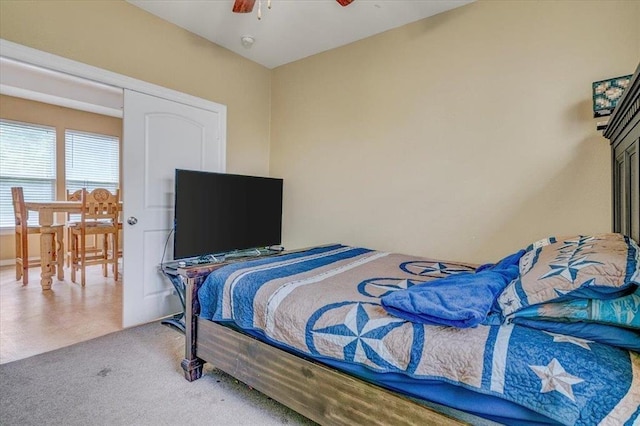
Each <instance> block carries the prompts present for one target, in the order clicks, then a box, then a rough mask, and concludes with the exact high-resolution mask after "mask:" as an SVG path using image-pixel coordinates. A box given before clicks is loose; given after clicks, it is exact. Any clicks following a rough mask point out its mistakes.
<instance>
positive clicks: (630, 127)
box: [604, 64, 640, 242]
mask: <svg viewBox="0 0 640 426" xmlns="http://www.w3.org/2000/svg"><path fill="white" fill-rule="evenodd" d="M604 137H605V138H607V139H609V140H610V141H611V166H612V168H611V173H612V175H611V177H612V179H611V181H612V183H613V185H612V190H613V194H612V195H613V196H612V200H613V224H612V228H613V229H612V230H613V231H614V232H620V233H623V234H625V235H628V236H630V237H631V238H633V239H634V240H636V241H637V242H640V64H638V68H637V69H636V72H635V73H634V74H633V77H632V78H631V81H630V83H629V87H627V89H626V90H625V92H624V95H623V96H622V98H621V99H620V101H619V102H618V105H617V106H616V108H615V110H614V112H613V114H612V115H611V119H610V120H609V124H608V125H607V128H606V129H605V131H604Z"/></svg>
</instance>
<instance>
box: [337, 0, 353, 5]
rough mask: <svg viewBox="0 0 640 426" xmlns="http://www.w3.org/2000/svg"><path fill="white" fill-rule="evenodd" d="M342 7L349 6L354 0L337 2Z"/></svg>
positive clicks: (338, 0) (339, 0)
mask: <svg viewBox="0 0 640 426" xmlns="http://www.w3.org/2000/svg"><path fill="white" fill-rule="evenodd" d="M336 1H337V2H338V3H340V6H349V5H350V4H351V2H352V1H353V0H336Z"/></svg>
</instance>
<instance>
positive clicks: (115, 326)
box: [0, 265, 122, 364]
mask: <svg viewBox="0 0 640 426" xmlns="http://www.w3.org/2000/svg"><path fill="white" fill-rule="evenodd" d="M121 329H122V282H121V281H119V282H116V281H114V279H113V275H112V274H111V273H110V274H109V277H107V278H105V277H103V276H102V268H101V266H100V265H96V266H91V267H88V268H87V282H86V286H85V287H84V288H82V287H81V286H80V284H74V283H72V282H71V279H70V271H69V269H67V268H65V280H64V281H58V280H56V278H55V276H54V279H53V286H52V290H51V291H46V292H43V291H42V289H41V287H40V269H39V268H31V269H29V284H27V285H26V286H23V285H22V281H16V279H15V267H14V266H4V267H2V268H0V364H3V363H6V362H10V361H15V360H18V359H22V358H27V357H29V356H32V355H36V354H39V353H43V352H47V351H51V350H53V349H58V348H61V347H64V346H69V345H72V344H74V343H78V342H81V341H84V340H89V339H93V338H95V337H99V336H103V335H105V334H108V333H112V332H114V331H118V330H121Z"/></svg>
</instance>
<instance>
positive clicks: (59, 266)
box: [24, 201, 122, 291]
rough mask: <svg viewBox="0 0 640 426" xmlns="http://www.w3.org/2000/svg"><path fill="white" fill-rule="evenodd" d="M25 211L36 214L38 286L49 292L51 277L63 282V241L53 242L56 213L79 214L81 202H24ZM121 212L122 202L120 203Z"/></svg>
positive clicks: (51, 282)
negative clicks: (39, 270) (38, 254)
mask: <svg viewBox="0 0 640 426" xmlns="http://www.w3.org/2000/svg"><path fill="white" fill-rule="evenodd" d="M24 205H25V207H26V208H27V210H29V211H32V212H37V213H38V225H39V226H40V266H41V268H42V272H41V274H40V286H41V287H42V290H43V291H46V290H51V285H52V284H53V276H54V275H56V277H57V278H58V280H59V281H63V280H64V255H65V251H64V241H55V243H54V235H55V229H54V228H52V225H53V223H54V215H55V214H56V213H81V212H82V201H25V203H24ZM120 209H121V210H122V202H121V203H120Z"/></svg>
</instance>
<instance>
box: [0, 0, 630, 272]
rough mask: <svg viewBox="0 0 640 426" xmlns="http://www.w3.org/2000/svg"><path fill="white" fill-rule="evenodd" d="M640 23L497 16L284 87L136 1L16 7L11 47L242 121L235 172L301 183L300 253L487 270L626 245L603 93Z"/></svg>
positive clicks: (433, 32) (472, 8) (293, 242)
mask: <svg viewBox="0 0 640 426" xmlns="http://www.w3.org/2000/svg"><path fill="white" fill-rule="evenodd" d="M612 20H613V22H615V24H611V22H612ZM639 20H640V3H638V2H632V1H628V2H618V3H615V2H611V1H584V2H577V1H576V2H573V1H557V2H545V1H526V2H518V1H509V2H505V1H501V2H488V1H486V2H485V1H480V2H477V3H474V4H471V5H468V6H465V7H462V8H459V9H457V10H454V11H452V12H449V13H445V14H441V15H439V16H436V17H433V18H429V19H426V20H422V21H419V22H417V23H414V24H410V25H407V26H405V27H402V28H399V29H396V30H392V31H389V32H387V33H384V34H381V35H379V36H375V37H371V38H368V39H365V40H362V41H360V42H356V43H354V44H351V45H348V46H346V47H343V48H340V49H335V50H332V51H329V52H326V53H323V54H320V55H316V56H313V57H310V58H307V59H304V60H302V61H298V62H296V63H293V64H290V65H286V66H283V67H280V68H277V69H275V70H273V71H270V70H268V69H266V68H264V67H262V66H260V65H257V64H255V63H252V62H250V61H247V60H245V59H243V58H241V57H240V56H238V55H236V54H234V53H232V52H230V51H228V50H226V49H224V48H221V47H219V46H216V45H214V44H212V43H209V42H207V41H205V40H204V39H202V38H199V37H198V36H195V35H193V34H190V33H188V32H186V31H184V30H182V29H180V28H178V27H176V26H173V25H171V24H169V23H167V22H164V21H162V20H160V19H159V18H156V17H154V16H152V15H150V14H148V13H146V12H144V11H142V10H140V9H138V8H136V7H134V6H131V5H129V4H127V3H125V2H123V1H84V2H79V1H7V0H2V1H0V37H2V38H4V39H7V40H10V41H14V42H17V43H20V44H24V45H27V46H30V47H34V48H36V49H40V50H44V51H48V52H52V53H54V54H57V55H60V56H64V57H67V58H71V59H74V60H78V61H81V62H84V63H88V64H91V65H94V66H98V67H102V68H105V69H108V70H111V71H114V72H118V73H121V74H125V75H128V76H131V77H134V78H138V79H141V80H145V81H149V82H151V83H155V84H158V85H162V86H166V87H169V88H172V89H175V90H179V91H182V92H185V93H189V94H192V95H195V96H199V97H202V98H206V99H210V100H212V101H215V102H219V103H222V104H226V105H227V107H228V148H227V157H228V160H227V164H228V165H227V167H228V171H230V172H236V173H251V174H268V173H269V172H270V174H271V175H274V176H281V177H284V178H285V179H286V181H285V187H286V189H285V217H284V225H285V226H284V238H285V241H284V242H285V244H286V245H287V246H288V247H300V246H307V245H310V244H315V243H324V242H330V241H341V242H344V243H349V244H362V245H366V246H370V247H374V248H379V249H384V250H396V251H402V252H407V253H415V254H424V255H429V256H434V257H442V258H448V259H455V258H459V259H465V260H476V261H485V260H492V259H495V258H496V257H498V256H501V255H504V254H506V253H507V252H510V251H513V250H514V249H516V248H519V247H520V246H521V245H522V244H525V243H527V242H530V241H531V240H533V239H537V238H540V237H543V236H547V235H549V234H555V233H572V232H599V231H606V230H608V229H609V222H610V212H609V204H610V194H609V192H610V190H609V187H610V177H609V168H610V167H609V147H608V145H607V143H606V141H605V140H604V139H603V138H602V137H601V136H600V134H599V133H598V132H596V131H595V121H594V120H593V119H592V118H591V100H590V96H591V93H590V87H591V82H592V81H595V80H599V79H603V78H608V77H612V76H617V75H622V74H626V73H630V72H632V71H633V70H634V69H635V65H636V64H637V62H638V60H639V58H640V29H639V26H638V25H637V22H638V21H639ZM114 23H117V24H115V25H114ZM271 96H272V97H273V99H271ZM270 125H271V132H270ZM270 138H271V145H270V144H269V141H270ZM270 150H271V152H270Z"/></svg>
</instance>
